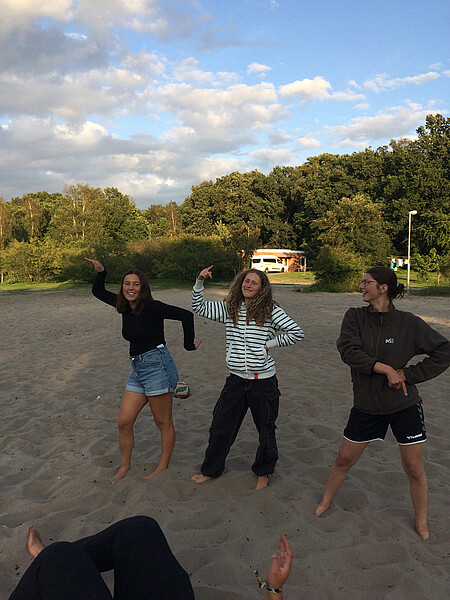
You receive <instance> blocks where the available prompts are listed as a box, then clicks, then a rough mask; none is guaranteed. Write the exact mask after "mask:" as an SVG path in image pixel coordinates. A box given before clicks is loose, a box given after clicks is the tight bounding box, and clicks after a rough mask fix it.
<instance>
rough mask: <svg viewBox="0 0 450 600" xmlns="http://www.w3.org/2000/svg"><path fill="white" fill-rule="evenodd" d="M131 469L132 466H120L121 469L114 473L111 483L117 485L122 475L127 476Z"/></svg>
mask: <svg viewBox="0 0 450 600" xmlns="http://www.w3.org/2000/svg"><path fill="white" fill-rule="evenodd" d="M129 470H130V467H120V469H119V470H118V471H117V473H116V474H115V475H114V479H111V485H115V484H116V483H117V482H118V481H119V480H120V479H122V477H125V475H126V474H127V473H128V471H129Z"/></svg>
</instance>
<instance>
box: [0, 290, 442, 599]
mask: <svg viewBox="0 0 450 600" xmlns="http://www.w3.org/2000/svg"><path fill="white" fill-rule="evenodd" d="M110 288H111V289H113V290H114V289H116V288H115V287H114V286H110ZM274 288H275V299H276V300H277V301H278V302H279V304H280V305H281V306H282V308H283V309H284V310H285V311H286V312H287V313H288V314H289V315H290V316H291V317H292V318H294V319H295V320H296V321H297V322H298V323H299V324H300V325H301V327H302V328H303V330H304V332H305V340H304V341H303V342H301V343H299V344H297V345H296V346H295V347H291V348H281V349H276V350H275V351H273V355H274V357H275V360H276V363H277V373H278V379H279V384H280V389H281V392H282V396H281V403H280V416H279V419H278V422H277V425H278V432H277V436H278V445H279V455H280V458H279V462H278V465H277V469H276V472H275V475H274V476H273V477H272V478H271V479H270V485H269V487H268V488H266V489H264V490H262V491H258V492H255V491H254V489H253V488H254V486H255V483H256V478H255V476H254V475H253V474H252V473H251V471H250V466H251V464H252V462H253V458H254V452H255V449H256V442H257V436H256V430H255V428H254V425H253V423H252V421H251V418H250V416H249V415H247V418H246V420H245V421H244V424H243V426H242V429H241V431H240V433H239V435H238V438H237V440H236V443H235V445H234V446H233V448H232V450H231V453H230V455H229V458H228V462H227V470H226V471H225V473H224V475H223V476H222V477H220V478H219V479H218V480H214V481H211V482H206V483H204V484H201V485H196V484H194V483H193V482H191V479H190V478H191V475H192V474H193V473H195V472H198V470H199V467H200V464H201V461H202V459H203V454H204V450H205V447H206V442H207V437H208V428H209V425H210V421H211V415H212V409H213V406H214V404H215V402H216V400H217V397H218V394H219V392H220V389H221V387H222V385H223V383H224V379H225V377H226V374H227V370H226V366H225V356H224V354H225V353H224V347H225V329H224V327H223V326H222V325H220V324H217V323H213V322H210V321H207V320H206V319H203V318H199V317H196V332H197V336H196V337H197V339H200V338H201V339H202V340H203V343H202V344H201V346H200V348H199V350H198V351H197V352H186V351H185V350H184V349H183V348H182V343H181V336H180V331H181V326H180V324H179V323H172V322H167V324H166V339H167V344H168V347H169V349H170V351H171V352H172V354H173V356H174V358H175V361H176V363H177V365H178V369H179V374H180V379H181V380H183V381H185V382H186V383H188V384H189V385H190V386H191V389H192V395H191V397H190V398H188V399H186V400H175V403H174V419H175V428H176V431H177V443H176V446H175V451H174V455H173V457H172V462H171V466H170V468H169V469H168V470H167V471H165V472H163V473H161V474H159V475H158V476H156V477H154V478H152V479H150V480H144V479H143V478H144V476H145V475H146V474H148V473H150V472H151V471H152V470H153V469H154V468H155V466H156V464H157V461H158V458H159V435H158V433H157V430H156V427H155V426H154V424H153V421H152V418H151V414H150V410H149V409H148V408H146V409H144V411H143V412H142V413H141V415H140V416H139V418H138V421H137V425H136V428H135V435H136V445H135V449H134V454H133V465H132V469H131V471H130V472H129V474H128V475H127V476H126V477H125V478H124V479H123V480H122V481H120V482H119V483H118V484H117V485H115V486H111V485H110V483H109V479H110V478H111V477H112V476H113V474H114V473H115V470H116V469H117V467H118V464H119V449H118V444H117V437H116V419H117V414H118V408H119V403H120V399H121V395H122V392H123V388H124V385H125V382H126V378H127V376H128V373H129V362H128V346H127V343H126V342H125V341H124V340H123V339H122V337H121V319H120V316H119V315H118V314H117V313H116V312H115V311H114V310H113V309H112V308H110V307H108V306H106V305H105V304H103V303H101V302H99V301H98V300H96V299H95V298H93V296H92V295H91V293H90V289H89V288H85V289H74V290H66V291H39V292H29V293H21V294H8V293H0V318H1V349H0V358H1V365H2V368H1V372H0V390H1V395H0V403H1V425H0V427H1V429H0V431H1V437H0V448H1V454H0V536H1V543H0V562H1V573H0V598H1V599H6V598H8V596H9V594H10V593H11V592H12V591H13V589H14V587H15V585H16V584H17V582H18V580H19V578H20V576H21V575H22V574H23V572H24V571H25V570H26V568H27V567H28V565H29V564H30V562H31V558H30V557H29V556H28V555H27V554H26V551H25V540H26V534H27V531H28V527H29V526H30V525H31V524H35V525H36V526H37V528H38V530H39V531H40V532H41V533H42V537H43V541H44V543H45V544H47V543H50V542H52V541H56V540H75V539H77V538H79V537H82V536H85V535H90V534H92V533H94V532H96V531H98V530H100V529H101V528H103V527H105V526H107V525H109V524H110V523H113V522H115V521H117V520H119V519H122V518H124V517H128V516H132V515H140V514H142V515H149V516H152V517H154V518H155V519H157V521H158V522H159V524H160V525H161V527H162V528H163V530H164V532H165V534H166V536H167V539H168V541H169V544H170V546H171V548H172V550H173V551H174V553H175V555H176V557H177V558H178V560H179V561H180V563H181V564H182V566H183V567H184V568H185V569H186V571H187V572H188V573H189V574H190V575H191V580H192V584H193V587H194V590H195V593H196V598H197V600H230V599H233V600H234V599H235V600H253V599H254V600H257V599H258V598H261V596H262V592H261V591H260V590H258V587H257V584H256V580H255V578H254V575H253V569H254V568H258V569H259V571H260V573H261V574H265V573H266V572H267V570H268V566H269V562H270V556H271V554H272V552H274V551H275V549H276V545H277V542H278V539H279V537H280V535H281V534H284V535H286V536H287V538H288V540H289V542H290V544H291V547H292V549H293V552H294V556H295V559H294V563H293V569H292V573H291V576H290V578H289V580H288V582H287V584H286V586H285V589H284V591H285V598H286V599H287V600H299V599H302V600H328V599H331V600H334V599H344V598H345V599H346V600H406V599H407V600H424V599H433V600H444V599H445V600H446V599H447V598H448V597H449V589H448V563H446V562H445V561H446V556H447V557H448V540H449V537H450V535H449V534H450V531H449V525H448V524H449V510H448V491H449V483H450V477H449V467H450V461H449V453H448V430H449V417H448V415H449V411H448V400H449V389H450V370H449V371H447V372H446V373H445V374H444V375H441V377H439V378H437V379H435V380H433V381H430V382H427V383H425V384H422V385H421V386H420V390H421V394H422V397H423V399H424V411H425V419H426V425H427V431H428V436H429V439H428V441H427V442H426V443H425V445H424V453H425V460H426V470H427V475H428V479H429V490H430V507H429V526H430V532H431V536H430V539H429V540H428V541H427V542H421V541H420V538H419V537H418V535H417V534H416V533H415V531H414V524H413V510H412V505H411V500H410V496H409V489H408V483H407V479H406V476H405V475H404V473H403V470H402V467H401V464H400V457H399V451H398V447H397V443H396V442H395V439H394V438H393V436H392V434H391V433H390V432H389V433H388V436H387V438H386V440H385V442H384V443H383V442H374V443H373V444H371V445H370V446H369V448H368V449H367V450H366V452H365V454H364V455H363V457H362V458H361V460H360V461H359V463H358V464H357V465H356V467H355V468H354V469H353V470H352V471H351V473H350V474H349V477H348V478H347V480H346V482H345V483H344V485H343V487H342V489H341V490H340V492H339V493H338V495H337V497H336V500H335V503H334V505H333V507H332V508H331V509H330V510H329V511H328V512H327V513H326V514H325V515H324V516H323V517H321V518H317V517H315V516H314V510H315V507H316V505H317V503H318V501H319V500H320V498H321V494H322V491H323V487H324V484H325V481H326V477H327V475H328V471H329V467H330V465H331V463H332V461H333V460H334V457H335V454H336V452H337V449H338V445H339V443H340V439H341V436H342V431H343V428H344V426H345V423H346V420H347V417H348V413H349V410H350V408H351V405H352V393H351V384H350V372H349V369H348V367H346V366H345V365H344V364H343V363H342V362H341V359H340V357H339V355H338V353H337V351H336V345H335V341H336V338H337V336H338V333H339V328H340V324H341V320H342V317H343V315H344V312H345V310H346V309H347V308H348V307H350V306H360V305H362V301H361V298H360V295H359V294H325V293H314V294H307V293H302V292H300V291H299V290H298V288H296V287H295V286H274ZM224 294H225V288H224V289H218V288H211V287H210V288H209V289H207V292H206V298H208V299H212V300H217V299H221V298H223V296H224ZM154 295H155V297H156V298H157V299H159V300H162V301H164V302H168V303H172V304H177V305H179V306H183V307H185V308H190V291H189V290H165V291H156V292H155V293H154ZM396 306H397V308H399V309H401V310H407V311H411V312H413V313H415V314H417V315H419V316H421V317H422V318H423V319H425V320H426V321H427V322H428V323H430V325H431V326H432V327H434V328H435V329H437V330H438V331H440V332H442V333H443V334H444V335H446V336H447V337H448V336H449V335H450V321H449V318H450V316H449V308H450V301H449V299H447V298H427V299H425V298H414V297H413V298H406V299H404V300H398V301H396ZM105 578H106V580H107V582H108V583H109V584H110V582H111V578H110V576H106V577H105Z"/></svg>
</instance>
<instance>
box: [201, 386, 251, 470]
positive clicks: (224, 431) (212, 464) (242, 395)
mask: <svg viewBox="0 0 450 600" xmlns="http://www.w3.org/2000/svg"><path fill="white" fill-rule="evenodd" d="M246 384H247V380H246V379H242V378H241V377H237V376H236V375H230V376H229V377H227V379H226V382H225V385H224V387H223V389H222V392H221V394H220V397H219V399H218V401H217V404H216V406H215V407H214V411H213V420H212V423H211V427H210V429H209V441H208V448H207V449H206V453H205V459H204V461H203V464H202V467H201V472H202V474H203V475H206V476H208V477H219V476H220V475H221V474H222V473H223V470H224V468H225V459H226V457H227V456H228V453H229V451H230V448H231V446H232V445H233V443H234V440H235V439H236V435H237V433H238V431H239V428H240V426H241V424H242V421H243V420H244V417H245V415H246V413H247V410H248V404H247V398H246V395H247V394H246Z"/></svg>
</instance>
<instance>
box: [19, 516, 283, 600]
mask: <svg viewBox="0 0 450 600" xmlns="http://www.w3.org/2000/svg"><path fill="white" fill-rule="evenodd" d="M26 549H27V552H28V553H29V554H30V555H31V557H32V558H33V559H34V560H33V562H32V563H31V565H30V567H29V568H28V569H27V571H26V572H25V573H24V575H23V576H22V578H21V580H20V581H19V583H18V585H17V587H16V589H15V590H14V592H13V593H12V594H11V596H10V597H9V600H31V599H32V598H39V599H40V600H80V599H81V598H82V599H83V600H94V599H95V600H112V598H113V597H114V600H136V599H137V598H148V599H149V600H194V591H193V589H192V586H191V582H190V579H189V575H188V574H187V573H186V571H185V570H184V569H183V568H182V567H181V566H180V564H179V563H178V561H177V560H176V558H175V556H174V555H173V554H172V551H171V549H170V548H169V545H168V543H167V540H166V538H165V536H164V533H163V532H162V530H161V528H160V527H159V525H158V523H157V522H156V521H155V520H154V519H152V518H151V517H145V516H138V517H130V518H128V519H124V520H122V521H118V522H117V523H114V524H113V525H111V526H109V527H107V528H106V529H104V530H103V531H100V532H99V533H97V534H95V535H92V536H89V537H86V538H82V539H80V540H77V541H76V542H56V543H53V544H50V545H49V546H44V544H43V542H42V538H41V536H40V534H39V532H38V531H37V529H36V527H34V526H31V527H30V529H29V531H28V537H27V543H26ZM292 558H293V557H292V551H291V549H290V547H289V544H288V542H287V540H286V538H285V537H284V536H282V537H281V539H280V542H279V544H278V552H277V554H275V555H273V556H272V564H271V567H270V570H269V573H268V575H267V579H266V581H263V580H262V579H261V578H260V577H259V575H258V572H257V571H255V575H256V576H257V579H258V585H259V587H261V588H264V589H265V595H264V600H269V598H271V599H272V600H273V598H274V597H276V598H278V599H279V600H283V593H282V589H281V588H282V586H283V585H284V583H285V582H286V580H287V578H288V576H289V573H290V569H291V564H292ZM111 570H113V571H114V596H112V595H111V593H110V591H109V589H108V588H107V586H106V584H105V582H104V580H103V578H102V576H101V573H104V572H106V571H111Z"/></svg>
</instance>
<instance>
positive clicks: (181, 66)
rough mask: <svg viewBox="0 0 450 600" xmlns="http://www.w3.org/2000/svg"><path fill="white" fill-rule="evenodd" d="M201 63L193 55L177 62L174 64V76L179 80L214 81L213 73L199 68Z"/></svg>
mask: <svg viewBox="0 0 450 600" xmlns="http://www.w3.org/2000/svg"><path fill="white" fill-rule="evenodd" d="M199 64H200V63H199V61H198V60H197V59H196V58H193V57H192V56H191V57H189V58H186V59H184V60H183V61H181V62H179V63H175V64H174V66H173V76H174V77H175V79H176V80H177V81H194V82H196V83H208V82H210V81H213V79H214V75H213V73H211V72H208V71H202V70H201V69H199Z"/></svg>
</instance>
